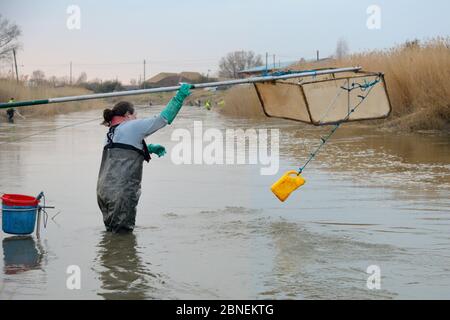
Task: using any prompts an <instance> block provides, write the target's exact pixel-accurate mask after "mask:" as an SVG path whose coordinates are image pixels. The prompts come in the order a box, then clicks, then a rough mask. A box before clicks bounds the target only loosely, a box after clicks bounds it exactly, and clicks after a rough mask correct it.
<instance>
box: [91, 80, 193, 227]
mask: <svg viewBox="0 0 450 320" xmlns="http://www.w3.org/2000/svg"><path fill="white" fill-rule="evenodd" d="M192 87H193V86H192V85H190V84H183V85H182V86H181V88H180V90H179V91H178V92H177V94H176V95H175V96H174V97H173V98H172V100H170V102H169V103H168V104H167V106H166V108H165V109H164V110H163V111H162V112H161V113H160V114H159V115H156V116H154V117H150V118H146V119H140V120H137V119H136V112H135V110H134V107H133V105H132V104H131V103H129V102H125V101H123V102H119V103H117V104H116V105H115V106H114V108H112V109H105V110H104V111H103V118H104V122H103V124H104V125H106V126H107V127H109V131H108V133H107V135H106V140H105V146H104V148H103V156H102V163H101V165H100V173H99V176H98V181H97V202H98V205H99V207H100V210H101V211H102V214H103V222H104V223H105V227H106V230H107V231H110V232H114V233H118V232H131V231H133V229H134V225H135V220H136V207H137V204H138V202H139V197H140V195H141V180H142V169H143V162H144V161H146V162H149V161H150V159H151V158H150V154H151V153H155V154H157V155H158V156H159V157H161V156H163V155H164V154H165V153H166V151H165V148H164V147H163V146H160V145H153V144H150V145H147V144H146V143H145V141H144V138H146V137H148V136H149V135H151V134H153V133H154V132H156V131H158V130H159V129H161V128H163V127H165V126H166V125H167V124H171V123H172V122H173V120H174V119H175V117H176V115H177V114H178V112H179V111H180V109H181V106H182V105H183V101H184V99H186V97H187V96H189V95H190V94H191V92H190V91H189V89H191V88H192Z"/></svg>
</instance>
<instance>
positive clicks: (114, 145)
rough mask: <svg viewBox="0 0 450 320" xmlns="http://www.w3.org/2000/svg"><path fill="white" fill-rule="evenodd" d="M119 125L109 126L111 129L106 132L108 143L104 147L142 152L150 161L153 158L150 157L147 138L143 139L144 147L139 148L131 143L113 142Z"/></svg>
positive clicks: (147, 160) (145, 158) (146, 159)
mask: <svg viewBox="0 0 450 320" xmlns="http://www.w3.org/2000/svg"><path fill="white" fill-rule="evenodd" d="M118 126H119V125H115V126H113V127H111V128H109V131H108V133H107V134H106V138H107V139H108V143H107V144H106V146H105V147H104V149H113V148H119V149H126V150H133V151H136V152H138V153H139V154H141V155H142V156H143V157H144V160H145V161H146V162H149V161H150V160H151V157H150V152H149V151H148V148H147V143H146V142H145V140H142V149H138V148H136V147H134V146H132V145H130V144H125V143H116V142H113V137H114V132H115V130H116V128H117V127H118Z"/></svg>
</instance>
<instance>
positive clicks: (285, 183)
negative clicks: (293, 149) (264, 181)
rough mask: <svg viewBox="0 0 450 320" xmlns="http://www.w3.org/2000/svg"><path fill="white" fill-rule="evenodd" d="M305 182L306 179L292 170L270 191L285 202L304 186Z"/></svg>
mask: <svg viewBox="0 0 450 320" xmlns="http://www.w3.org/2000/svg"><path fill="white" fill-rule="evenodd" d="M305 182H306V181H305V179H303V178H302V176H300V175H299V174H298V173H297V171H295V170H292V171H288V172H286V173H285V174H284V175H283V176H282V177H281V178H280V179H279V180H278V181H277V182H275V183H274V184H273V185H272V187H271V188H270V189H271V190H272V192H273V193H274V194H275V195H276V196H277V198H278V199H280V201H282V202H284V201H285V200H286V199H287V198H288V197H289V195H290V194H291V193H292V192H294V191H295V190H297V189H298V188H299V187H301V186H302V185H304V184H305Z"/></svg>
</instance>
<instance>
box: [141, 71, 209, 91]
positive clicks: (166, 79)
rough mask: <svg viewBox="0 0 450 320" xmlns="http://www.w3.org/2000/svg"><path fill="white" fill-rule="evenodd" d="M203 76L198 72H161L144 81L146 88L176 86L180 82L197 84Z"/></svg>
mask: <svg viewBox="0 0 450 320" xmlns="http://www.w3.org/2000/svg"><path fill="white" fill-rule="evenodd" d="M202 79H203V76H202V75H201V74H200V73H198V72H188V71H184V72H181V73H171V72H161V73H158V74H157V75H156V76H153V77H152V78H150V79H148V80H147V81H145V84H146V87H148V88H152V87H168V86H176V85H178V84H179V83H180V82H187V83H199V82H201V81H202Z"/></svg>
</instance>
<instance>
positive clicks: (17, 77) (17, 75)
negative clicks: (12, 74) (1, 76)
mask: <svg viewBox="0 0 450 320" xmlns="http://www.w3.org/2000/svg"><path fill="white" fill-rule="evenodd" d="M13 55H14V64H15V66H16V79H17V83H19V71H17V59H16V49H13Z"/></svg>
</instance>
